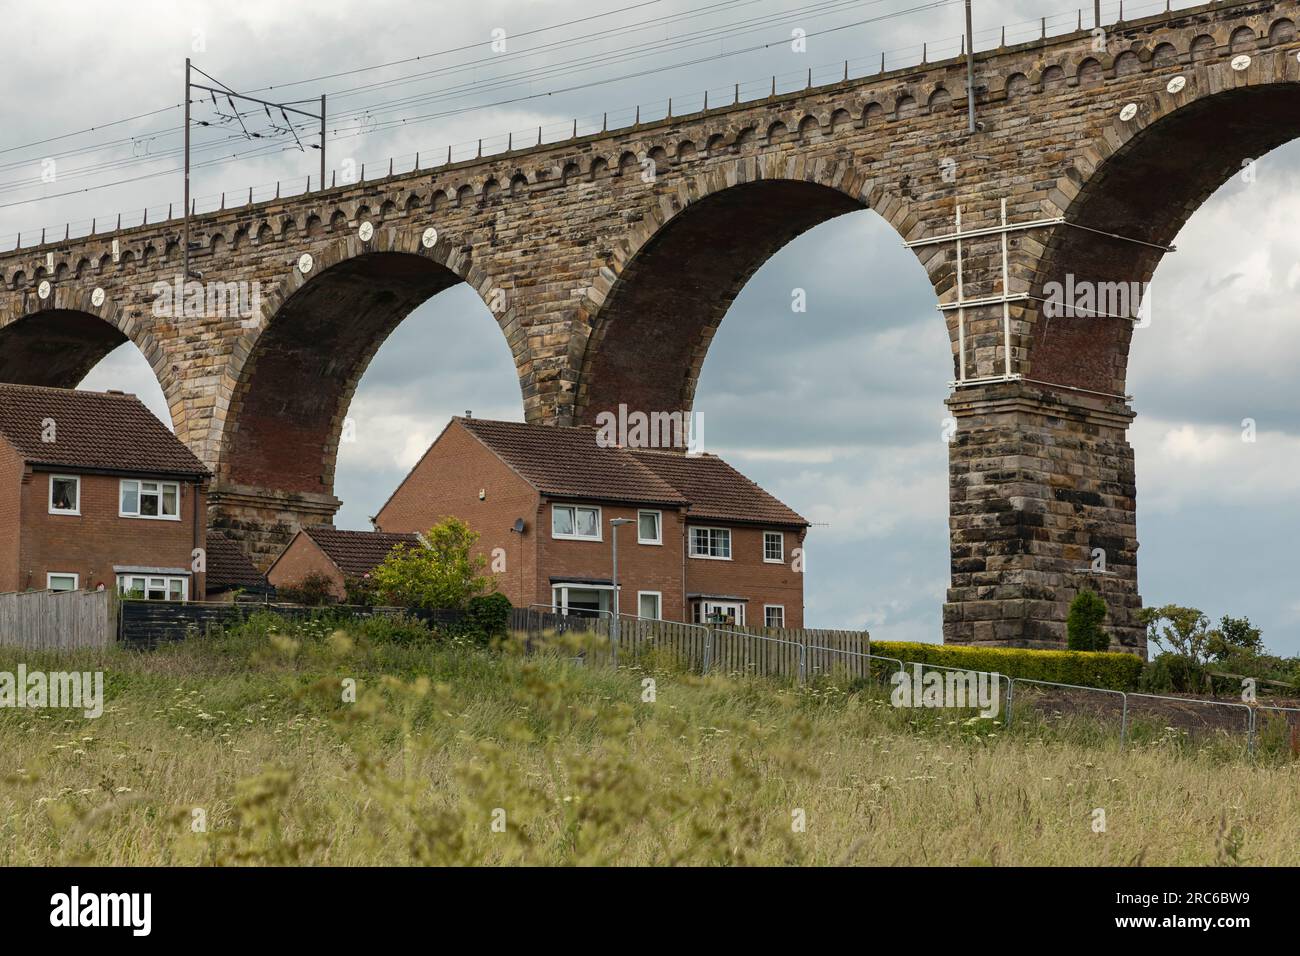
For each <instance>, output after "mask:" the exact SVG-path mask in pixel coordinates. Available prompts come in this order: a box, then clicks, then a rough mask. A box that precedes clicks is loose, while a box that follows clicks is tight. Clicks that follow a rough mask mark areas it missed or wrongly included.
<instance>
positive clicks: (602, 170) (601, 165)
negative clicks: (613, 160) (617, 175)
mask: <svg viewBox="0 0 1300 956" xmlns="http://www.w3.org/2000/svg"><path fill="white" fill-rule="evenodd" d="M608 174H609V161H608V160H606V159H604V158H603V157H601V156H597V157H596V158H595V159H593V160H592V161H591V173H590V178H591V179H592V180H593V181H594V180H597V179H599V178H600V177H601V176H605V175H608Z"/></svg>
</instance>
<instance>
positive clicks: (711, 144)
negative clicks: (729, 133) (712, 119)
mask: <svg viewBox="0 0 1300 956" xmlns="http://www.w3.org/2000/svg"><path fill="white" fill-rule="evenodd" d="M726 147H727V137H726V136H725V135H724V134H722V133H714V134H713V135H712V136H710V137H709V138H708V141H707V142H706V143H705V145H704V149H705V152H707V153H708V154H709V155H710V156H713V155H716V154H717V153H718V152H719V151H720V150H723V149H726Z"/></svg>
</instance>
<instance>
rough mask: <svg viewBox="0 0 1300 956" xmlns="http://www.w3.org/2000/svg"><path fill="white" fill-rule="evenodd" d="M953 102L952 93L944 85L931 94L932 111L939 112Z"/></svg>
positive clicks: (930, 104)
mask: <svg viewBox="0 0 1300 956" xmlns="http://www.w3.org/2000/svg"><path fill="white" fill-rule="evenodd" d="M951 104H952V94H951V93H949V92H948V91H947V90H946V89H944V88H943V87H942V86H940V87H936V88H935V91H934V92H933V93H931V94H930V102H929V104H928V105H929V107H930V112H932V113H938V112H940V111H942V110H946V109H947V108H948V107H949V106H950V105H951Z"/></svg>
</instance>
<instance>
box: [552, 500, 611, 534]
mask: <svg viewBox="0 0 1300 956" xmlns="http://www.w3.org/2000/svg"><path fill="white" fill-rule="evenodd" d="M551 537H552V538H571V539H575V540H579V541H599V540H600V509H599V508H583V507H580V506H578V505H552V506H551Z"/></svg>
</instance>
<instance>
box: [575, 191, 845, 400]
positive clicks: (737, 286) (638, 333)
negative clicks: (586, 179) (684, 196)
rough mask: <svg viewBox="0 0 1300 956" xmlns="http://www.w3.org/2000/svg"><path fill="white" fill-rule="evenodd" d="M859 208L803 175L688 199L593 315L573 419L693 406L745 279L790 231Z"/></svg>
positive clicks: (629, 265) (797, 232) (788, 237)
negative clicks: (623, 409) (622, 409)
mask: <svg viewBox="0 0 1300 956" xmlns="http://www.w3.org/2000/svg"><path fill="white" fill-rule="evenodd" d="M862 208H863V204H862V202H861V201H860V200H857V199H854V198H852V197H851V196H848V195H847V194H845V193H843V192H841V191H839V190H837V189H833V188H831V187H829V186H822V185H818V184H816V183H809V182H805V181H802V180H759V181H757V182H752V183H746V184H743V185H739V186H733V187H731V188H728V189H723V190H721V191H719V192H716V193H713V194H711V195H710V196H708V197H706V198H704V199H701V200H699V201H698V202H695V203H692V204H691V205H690V206H688V207H687V208H686V209H685V210H683V211H682V212H681V213H679V214H678V215H677V216H676V217H674V218H673V219H672V220H671V221H670V222H669V223H668V224H667V225H666V226H665V227H663V228H661V229H660V230H659V231H658V232H657V233H656V234H655V235H654V236H652V237H651V238H650V239H649V240H648V241H647V242H646V243H645V245H644V246H643V247H642V248H641V249H640V250H638V251H637V252H636V254H635V255H634V256H633V257H632V259H631V260H630V261H629V262H628V263H627V264H626V265H625V266H624V268H623V271H622V273H621V274H620V276H619V278H618V281H617V282H616V283H615V284H614V287H613V289H612V290H611V291H610V294H609V297H608V299H607V300H606V302H605V304H604V306H603V307H601V309H600V311H599V313H598V314H597V316H596V317H595V320H594V322H593V326H592V332H591V336H590V339H589V340H588V343H587V348H586V353H585V356H584V361H583V367H582V368H583V371H582V381H581V384H580V386H579V392H578V404H577V408H576V412H575V416H576V418H577V420H578V421H579V422H586V423H592V422H594V421H595V420H596V416H597V415H598V414H599V413H600V412H602V411H609V410H617V408H618V406H619V404H620V403H623V404H626V405H627V406H628V407H629V408H634V409H641V410H644V411H673V410H685V409H689V408H690V407H691V400H692V396H693V394H694V388H695V380H696V378H697V376H698V375H699V370H700V367H701V365H702V364H703V361H704V355H705V353H706V351H707V350H708V347H709V341H710V339H711V338H712V337H713V333H714V330H715V329H717V327H718V324H719V323H720V322H721V321H722V317H723V316H724V315H725V314H726V313H727V310H728V309H729V308H730V307H731V303H732V301H733V300H734V299H735V298H736V295H737V294H738V293H739V292H740V290H741V288H742V287H743V286H744V285H745V283H746V282H747V281H748V280H749V277H750V276H752V275H753V274H754V272H755V271H756V270H757V269H758V268H759V267H760V266H761V265H762V264H763V263H764V262H766V261H767V260H768V259H769V258H771V256H772V255H773V254H774V253H776V252H777V250H779V249H780V248H781V247H782V246H784V245H786V243H788V242H790V240H792V239H794V238H795V237H796V236H799V235H800V234H802V233H804V232H806V231H807V230H809V229H811V228H812V227H813V226H816V225H818V224H820V223H823V222H826V221H827V220H830V219H834V218H835V217H837V216H842V215H844V214H846V213H850V212H853V211H855V210H858V209H862Z"/></svg>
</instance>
